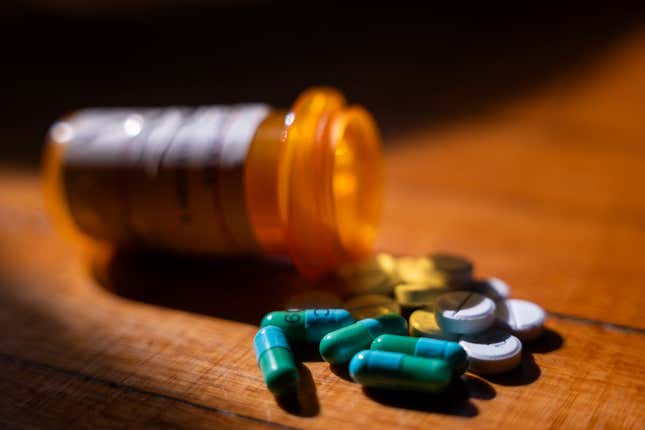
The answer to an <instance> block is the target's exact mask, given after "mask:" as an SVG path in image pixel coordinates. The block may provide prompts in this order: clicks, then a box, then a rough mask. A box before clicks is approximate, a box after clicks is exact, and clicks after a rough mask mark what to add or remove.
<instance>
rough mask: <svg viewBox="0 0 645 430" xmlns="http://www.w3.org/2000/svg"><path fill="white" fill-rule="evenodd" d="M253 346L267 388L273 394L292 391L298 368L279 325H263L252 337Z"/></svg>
mask: <svg viewBox="0 0 645 430" xmlns="http://www.w3.org/2000/svg"><path fill="white" fill-rule="evenodd" d="M253 346H254V348H255V358H256V359H257V360H258V366H260V370H261V371H262V375H263V376H264V382H265V383H266V385H267V387H268V388H269V390H270V391H271V392H272V393H273V394H275V395H282V394H285V393H288V392H292V391H294V390H295V389H296V385H297V382H298V369H297V368H296V364H295V362H294V361H293V354H292V353H291V347H289V343H288V342H287V337H286V336H285V335H284V332H283V331H282V330H281V329H280V328H279V327H275V326H268V327H264V328H262V329H260V331H258V332H257V333H256V335H255V337H254V338H253Z"/></svg>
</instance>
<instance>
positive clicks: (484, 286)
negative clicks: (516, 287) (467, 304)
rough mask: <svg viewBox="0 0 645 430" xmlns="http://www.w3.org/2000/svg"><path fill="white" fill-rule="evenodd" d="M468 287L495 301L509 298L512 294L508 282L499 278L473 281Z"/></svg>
mask: <svg viewBox="0 0 645 430" xmlns="http://www.w3.org/2000/svg"><path fill="white" fill-rule="evenodd" d="M468 289H470V290H471V291H474V292H475V293H479V294H482V295H484V296H486V297H489V298H491V299H492V300H494V301H498V300H504V299H508V297H509V296H510V294H511V289H510V288H509V286H508V284H507V283H506V282H504V281H502V280H501V279H498V278H488V279H482V280H477V281H473V282H472V283H471V284H470V285H469V286H468Z"/></svg>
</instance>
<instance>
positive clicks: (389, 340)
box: [370, 334, 468, 375]
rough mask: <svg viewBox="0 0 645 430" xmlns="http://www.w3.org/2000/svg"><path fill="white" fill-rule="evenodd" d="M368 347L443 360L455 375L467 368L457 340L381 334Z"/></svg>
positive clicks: (466, 358)
mask: <svg viewBox="0 0 645 430" xmlns="http://www.w3.org/2000/svg"><path fill="white" fill-rule="evenodd" d="M370 349H372V350H377V351H391V352H400V353H402V354H408V355H414V356H416V357H423V358H435V359H439V360H444V361H446V362H447V363H448V365H449V366H450V367H451V368H452V371H453V373H454V374H455V375H461V374H462V373H464V372H465V371H466V369H467V368H468V355H467V354H466V351H464V349H463V348H462V347H461V345H459V344H458V343H457V342H450V341H447V340H440V339H430V338H418V337H408V336H396V335H392V334H383V335H381V336H379V337H377V338H376V339H374V341H373V342H372V345H371V346H370Z"/></svg>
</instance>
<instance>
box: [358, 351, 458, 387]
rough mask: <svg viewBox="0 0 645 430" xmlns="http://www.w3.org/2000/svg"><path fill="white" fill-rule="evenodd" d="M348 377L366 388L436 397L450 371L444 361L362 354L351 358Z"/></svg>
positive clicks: (448, 381) (361, 352)
mask: <svg viewBox="0 0 645 430" xmlns="http://www.w3.org/2000/svg"><path fill="white" fill-rule="evenodd" d="M349 375H350V376H351V377H352V379H353V380H354V381H356V382H358V383H359V384H361V385H364V386H366V387H373V388H381V389H394V390H410V391H425V392H430V393H439V392H441V391H443V390H444V389H445V388H446V387H447V386H448V384H449V383H450V380H451V378H452V370H451V368H450V365H449V364H448V363H447V362H446V361H444V360H437V359H433V358H421V357H415V356H412V355H407V354H402V353H399V352H389V351H377V350H364V351H360V352H359V353H357V354H356V355H355V356H354V357H353V358H352V361H351V362H350V364H349Z"/></svg>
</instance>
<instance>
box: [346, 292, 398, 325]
mask: <svg viewBox="0 0 645 430" xmlns="http://www.w3.org/2000/svg"><path fill="white" fill-rule="evenodd" d="M343 307H344V308H345V309H347V310H348V311H349V312H350V313H351V314H352V316H353V317H354V318H355V319H356V320H362V319H365V318H376V317H378V316H381V315H385V314H399V313H401V307H400V306H399V304H398V303H397V302H395V301H394V300H393V299H392V298H391V297H388V296H384V295H382V294H366V295H364V296H356V297H352V298H351V299H349V300H347V301H346V302H345V303H344V304H343Z"/></svg>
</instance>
